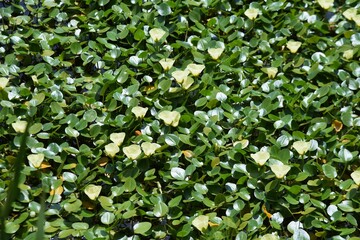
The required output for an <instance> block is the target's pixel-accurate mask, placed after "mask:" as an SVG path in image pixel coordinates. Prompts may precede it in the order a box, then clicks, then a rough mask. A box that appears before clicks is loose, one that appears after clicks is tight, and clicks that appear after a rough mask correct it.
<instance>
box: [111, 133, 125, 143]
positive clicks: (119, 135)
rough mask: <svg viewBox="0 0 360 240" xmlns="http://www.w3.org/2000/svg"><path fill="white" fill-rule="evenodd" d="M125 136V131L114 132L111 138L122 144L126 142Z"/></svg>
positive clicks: (114, 141)
mask: <svg viewBox="0 0 360 240" xmlns="http://www.w3.org/2000/svg"><path fill="white" fill-rule="evenodd" d="M125 136H126V134H125V133H124V132H121V133H112V134H110V140H111V141H112V142H113V143H115V144H116V145H117V146H120V145H121V144H122V143H123V142H124V139H125Z"/></svg>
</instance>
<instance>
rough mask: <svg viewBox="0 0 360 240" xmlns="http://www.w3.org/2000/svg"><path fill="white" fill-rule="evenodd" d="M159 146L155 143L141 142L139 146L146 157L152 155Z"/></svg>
mask: <svg viewBox="0 0 360 240" xmlns="http://www.w3.org/2000/svg"><path fill="white" fill-rule="evenodd" d="M160 147H161V145H159V144H157V143H149V142H143V143H142V144H141V148H142V150H143V152H144V154H145V155H146V156H150V155H153V154H154V153H155V151H156V150H157V149H159V148H160Z"/></svg>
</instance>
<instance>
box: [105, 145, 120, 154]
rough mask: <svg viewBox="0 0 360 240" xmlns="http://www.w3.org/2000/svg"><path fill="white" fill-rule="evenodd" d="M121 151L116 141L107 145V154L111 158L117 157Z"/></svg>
mask: <svg viewBox="0 0 360 240" xmlns="http://www.w3.org/2000/svg"><path fill="white" fill-rule="evenodd" d="M119 151H120V148H119V147H118V145H117V144H115V143H109V144H107V145H105V154H106V155H107V156H109V157H111V158H113V157H115V155H116V154H117V153H118V152H119Z"/></svg>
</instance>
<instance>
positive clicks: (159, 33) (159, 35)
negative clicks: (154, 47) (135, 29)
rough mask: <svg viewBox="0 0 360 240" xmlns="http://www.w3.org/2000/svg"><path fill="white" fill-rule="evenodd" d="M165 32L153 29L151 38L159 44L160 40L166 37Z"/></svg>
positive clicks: (150, 32)
mask: <svg viewBox="0 0 360 240" xmlns="http://www.w3.org/2000/svg"><path fill="white" fill-rule="evenodd" d="M165 33H166V32H165V31H164V30H162V29H161V28H153V29H151V30H150V31H149V34H150V37H151V38H152V39H153V40H154V41H155V42H158V41H160V39H161V38H162V37H163V36H164V35H165Z"/></svg>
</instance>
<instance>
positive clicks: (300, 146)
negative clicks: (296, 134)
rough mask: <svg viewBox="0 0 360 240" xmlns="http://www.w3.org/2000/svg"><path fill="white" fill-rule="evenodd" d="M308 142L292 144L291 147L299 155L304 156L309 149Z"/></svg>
mask: <svg viewBox="0 0 360 240" xmlns="http://www.w3.org/2000/svg"><path fill="white" fill-rule="evenodd" d="M310 145H311V143H310V142H305V141H296V142H294V143H293V145H292V147H293V148H295V150H296V151H297V152H298V153H299V154H300V155H304V154H305V153H306V152H307V151H309V149H310Z"/></svg>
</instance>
